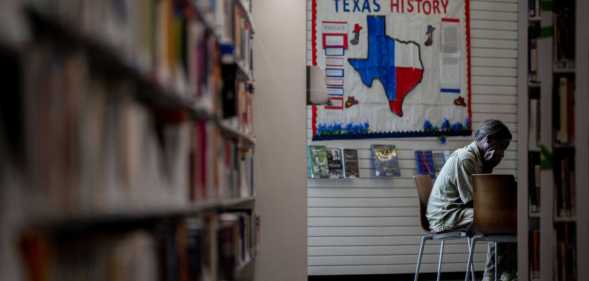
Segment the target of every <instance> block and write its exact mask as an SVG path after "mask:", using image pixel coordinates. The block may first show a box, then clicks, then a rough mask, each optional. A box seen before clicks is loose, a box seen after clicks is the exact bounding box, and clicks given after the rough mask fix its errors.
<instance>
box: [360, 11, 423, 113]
mask: <svg viewBox="0 0 589 281" xmlns="http://www.w3.org/2000/svg"><path fill="white" fill-rule="evenodd" d="M367 22H368V57H367V58H366V59H348V62H349V63H350V64H351V65H352V66H353V67H354V69H355V70H356V71H357V72H358V73H359V74H360V77H361V78H362V82H363V83H364V85H366V86H367V87H372V82H373V81H374V80H379V81H380V82H381V83H382V85H383V87H384V90H385V93H386V95H387V99H388V100H389V107H390V109H391V111H392V112H394V113H395V114H397V115H399V116H403V109H402V103H403V99H404V98H405V96H406V95H407V94H409V92H410V91H411V90H413V88H415V86H417V84H419V83H420V82H421V79H422V78H423V63H422V62H421V50H420V46H419V44H417V43H415V42H410V41H401V40H398V39H395V38H392V37H389V36H387V35H386V33H385V17H384V16H368V19H367ZM412 48H416V49H417V56H418V59H417V60H411V59H410V60H409V64H402V62H403V61H402V60H399V59H397V57H401V56H411V55H412V54H415V52H414V51H413V50H412ZM415 61H417V62H418V63H419V64H418V65H413V64H411V63H412V62H415ZM405 62H407V61H406V60H405Z"/></svg>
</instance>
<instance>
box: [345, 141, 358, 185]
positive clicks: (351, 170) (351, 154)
mask: <svg viewBox="0 0 589 281" xmlns="http://www.w3.org/2000/svg"><path fill="white" fill-rule="evenodd" d="M344 177H346V178H359V177H360V172H359V169H358V150H356V149H350V148H345V149H344Z"/></svg>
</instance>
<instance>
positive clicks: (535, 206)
mask: <svg viewBox="0 0 589 281" xmlns="http://www.w3.org/2000/svg"><path fill="white" fill-rule="evenodd" d="M540 170H541V169H540V152H539V151H530V152H528V211H529V212H531V213H538V212H540V190H541V189H540V187H541V184H540Z"/></svg>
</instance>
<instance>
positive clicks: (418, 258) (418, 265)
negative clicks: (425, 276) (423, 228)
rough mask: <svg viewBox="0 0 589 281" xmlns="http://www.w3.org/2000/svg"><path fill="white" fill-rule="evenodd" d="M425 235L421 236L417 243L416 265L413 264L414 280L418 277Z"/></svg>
mask: <svg viewBox="0 0 589 281" xmlns="http://www.w3.org/2000/svg"><path fill="white" fill-rule="evenodd" d="M425 240H427V237H426V236H421V242H420V243H419V251H418V253H417V265H416V266H415V278H414V279H413V280H414V281H417V280H418V279H419V268H420V267H421V258H422V257H423V247H424V246H425Z"/></svg>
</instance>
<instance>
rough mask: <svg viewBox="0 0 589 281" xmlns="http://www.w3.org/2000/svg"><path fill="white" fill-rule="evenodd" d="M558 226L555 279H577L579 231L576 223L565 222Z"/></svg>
mask: <svg viewBox="0 0 589 281" xmlns="http://www.w3.org/2000/svg"><path fill="white" fill-rule="evenodd" d="M555 228H556V268H555V275H556V278H555V279H554V280H557V281H576V280H577V245H576V244H577V238H576V237H577V233H576V226H575V224H574V223H563V224H558V225H556V226H555Z"/></svg>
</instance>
